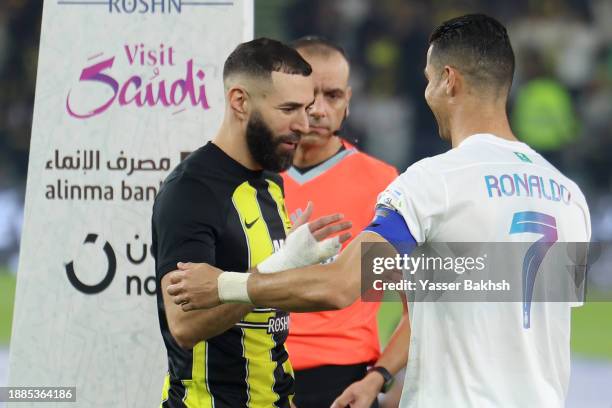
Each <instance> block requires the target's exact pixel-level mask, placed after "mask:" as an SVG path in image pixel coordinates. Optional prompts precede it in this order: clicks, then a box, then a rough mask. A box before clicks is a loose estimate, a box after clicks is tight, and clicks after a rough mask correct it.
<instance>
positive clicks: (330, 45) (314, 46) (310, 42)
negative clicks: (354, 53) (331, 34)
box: [291, 35, 350, 65]
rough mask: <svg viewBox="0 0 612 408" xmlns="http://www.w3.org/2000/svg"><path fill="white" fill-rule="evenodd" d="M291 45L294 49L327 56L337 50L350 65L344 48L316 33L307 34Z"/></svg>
mask: <svg viewBox="0 0 612 408" xmlns="http://www.w3.org/2000/svg"><path fill="white" fill-rule="evenodd" d="M291 46H292V47H293V48H295V49H296V50H300V49H302V50H305V51H306V52H308V53H311V54H316V55H321V56H323V57H329V56H330V55H331V54H332V53H334V52H337V53H339V54H340V55H342V57H344V59H345V60H346V62H347V63H349V65H350V62H349V58H348V54H347V53H346V51H345V50H344V48H343V47H342V46H341V45H340V44H337V43H335V42H333V41H330V40H328V39H327V38H325V37H321V36H318V35H307V36H304V37H300V38H298V39H297V40H295V41H293V42H292V43H291Z"/></svg>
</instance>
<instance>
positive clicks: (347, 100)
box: [344, 86, 353, 119]
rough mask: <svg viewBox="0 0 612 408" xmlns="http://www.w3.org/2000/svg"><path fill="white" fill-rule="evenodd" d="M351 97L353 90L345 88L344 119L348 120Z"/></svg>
mask: <svg viewBox="0 0 612 408" xmlns="http://www.w3.org/2000/svg"><path fill="white" fill-rule="evenodd" d="M352 96H353V88H351V87H350V86H349V87H348V88H346V110H345V111H344V119H346V118H348V116H349V115H350V113H351V109H350V106H351V97H352Z"/></svg>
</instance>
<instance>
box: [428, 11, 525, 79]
mask: <svg viewBox="0 0 612 408" xmlns="http://www.w3.org/2000/svg"><path fill="white" fill-rule="evenodd" d="M429 45H433V49H432V54H431V60H432V61H433V62H434V63H435V64H437V65H438V66H439V65H451V66H454V67H456V68H457V69H459V70H460V71H461V72H462V73H463V74H465V75H466V76H468V77H469V78H468V80H469V79H472V80H473V81H472V82H473V84H474V85H476V86H478V85H481V86H486V87H489V88H490V87H494V88H507V89H510V86H511V85H512V77H513V76H514V52H513V51H512V45H510V39H509V38H508V33H507V32H506V28H505V27H504V26H503V25H502V24H501V23H500V22H499V21H497V20H495V19H494V18H492V17H489V16H486V15H484V14H467V15H465V16H461V17H456V18H453V19H451V20H448V21H445V22H444V23H442V24H441V25H440V26H439V27H437V28H436V29H435V30H434V31H433V33H432V34H431V36H430V37H429Z"/></svg>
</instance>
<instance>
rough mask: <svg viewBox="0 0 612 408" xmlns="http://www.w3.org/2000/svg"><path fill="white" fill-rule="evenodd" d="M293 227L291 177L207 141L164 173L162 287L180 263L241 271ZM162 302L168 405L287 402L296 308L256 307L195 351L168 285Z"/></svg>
mask: <svg viewBox="0 0 612 408" xmlns="http://www.w3.org/2000/svg"><path fill="white" fill-rule="evenodd" d="M290 227H291V224H290V221H289V217H288V216H287V213H286V209H285V204H284V197H283V189H282V179H281V178H280V177H279V176H278V175H277V174H275V173H270V172H266V171H252V170H249V169H247V168H245V167H244V166H242V165H241V164H239V163H238V162H236V161H235V160H233V159H232V158H230V157H229V156H228V155H226V154H225V153H224V152H223V151H222V150H221V149H219V148H218V147H217V146H216V145H215V144H213V143H208V144H206V145H205V146H203V147H201V148H200V149H198V150H197V151H195V152H193V153H192V154H191V155H189V156H188V157H187V158H186V159H185V160H184V161H183V162H182V163H181V164H180V165H179V166H177V168H176V169H174V171H173V172H172V173H171V174H170V175H169V176H168V178H167V179H166V181H165V182H164V184H163V186H162V188H161V189H160V192H159V194H158V196H157V198H156V200H155V204H154V206H153V218H152V228H153V231H152V235H153V236H152V238H153V242H152V252H153V255H154V257H155V268H156V276H157V285H158V288H161V279H162V277H163V276H164V275H165V274H166V273H168V272H170V271H172V270H175V269H176V263H177V262H179V261H180V262H206V263H209V264H212V265H215V266H216V267H218V268H220V269H222V270H226V271H235V272H242V271H247V270H248V269H249V268H251V267H254V266H256V265H257V264H258V263H259V262H261V261H262V260H264V259H265V258H267V257H268V256H269V255H270V254H272V253H273V252H274V251H275V250H276V249H278V248H279V247H280V246H281V245H282V243H283V241H284V239H285V234H286V233H287V232H288V230H289V228H290ZM157 307H158V314H159V322H160V327H161V332H162V336H163V339H164V343H165V345H166V348H167V352H168V375H167V376H166V379H165V383H164V387H163V392H162V406H163V407H211V408H212V407H214V408H240V407H249V408H251V407H252V408H270V407H288V406H289V398H290V397H292V394H293V371H292V368H291V365H290V364H289V360H288V356H287V352H286V350H285V346H284V342H285V339H286V337H287V334H288V330H289V316H288V314H287V313H285V312H282V311H279V310H274V309H254V310H253V311H252V312H251V313H249V314H247V315H246V316H245V317H244V318H243V319H242V320H241V321H240V322H239V323H237V324H236V325H235V326H234V327H232V328H231V329H229V330H228V331H226V332H224V333H222V334H220V335H218V336H216V337H213V338H210V339H208V340H207V341H202V342H200V343H199V344H197V345H196V346H195V347H194V348H193V349H192V350H184V349H182V348H181V347H179V346H178V345H177V343H176V342H175V340H174V338H173V337H172V335H171V333H170V330H169V328H168V322H167V320H166V314H165V310H164V303H163V298H162V294H161V293H160V291H159V290H158V293H157Z"/></svg>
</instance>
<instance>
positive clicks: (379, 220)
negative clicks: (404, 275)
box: [365, 205, 417, 255]
mask: <svg viewBox="0 0 612 408" xmlns="http://www.w3.org/2000/svg"><path fill="white" fill-rule="evenodd" d="M365 231H370V232H374V233H376V234H378V235H380V236H381V237H383V238H384V239H385V240H386V241H387V242H389V243H390V244H391V245H393V246H394V247H395V249H396V250H397V252H398V253H399V254H400V255H404V254H406V255H410V254H411V253H412V251H413V250H414V248H416V246H417V242H416V240H415V239H414V237H413V236H412V234H411V233H410V229H408V225H407V224H406V220H405V219H404V217H402V216H401V215H400V214H399V213H398V212H397V211H395V210H393V209H391V208H389V207H385V206H381V205H379V206H377V207H376V214H375V215H374V219H373V220H372V222H371V223H370V225H368V226H367V227H366V228H365Z"/></svg>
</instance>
